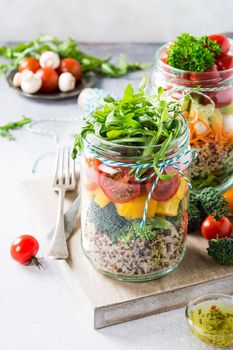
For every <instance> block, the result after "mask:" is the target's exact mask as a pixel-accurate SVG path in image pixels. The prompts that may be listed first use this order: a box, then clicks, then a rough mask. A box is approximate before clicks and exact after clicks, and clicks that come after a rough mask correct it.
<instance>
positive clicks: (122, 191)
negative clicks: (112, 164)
mask: <svg viewBox="0 0 233 350" xmlns="http://www.w3.org/2000/svg"><path fill="white" fill-rule="evenodd" d="M115 170H116V171H117V172H116V173H115V174H113V175H110V174H106V173H104V172H102V173H101V174H100V176H99V184H100V187H101V188H102V190H103V192H104V193H105V194H106V196H107V197H108V198H109V199H110V200H111V201H112V202H114V203H127V202H130V201H131V200H133V199H134V198H136V197H138V196H139V194H140V184H139V183H138V182H137V181H136V180H135V178H134V175H129V172H130V170H131V169H130V168H122V167H121V168H115Z"/></svg>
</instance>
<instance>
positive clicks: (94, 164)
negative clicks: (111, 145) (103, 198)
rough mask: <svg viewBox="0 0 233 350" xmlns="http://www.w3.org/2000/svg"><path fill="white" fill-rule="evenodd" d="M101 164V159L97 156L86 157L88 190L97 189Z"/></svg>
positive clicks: (85, 177)
mask: <svg viewBox="0 0 233 350" xmlns="http://www.w3.org/2000/svg"><path fill="white" fill-rule="evenodd" d="M100 164H101V162H100V160H98V159H96V158H87V157H85V163H84V186H85V187H86V189H87V190H88V191H94V190H96V189H97V187H98V186H99V185H98V182H99V181H98V179H99V171H98V166H99V165H100Z"/></svg>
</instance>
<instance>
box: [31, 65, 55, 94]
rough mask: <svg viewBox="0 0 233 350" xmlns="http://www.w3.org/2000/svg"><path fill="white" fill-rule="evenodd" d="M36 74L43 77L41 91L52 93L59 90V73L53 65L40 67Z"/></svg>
mask: <svg viewBox="0 0 233 350" xmlns="http://www.w3.org/2000/svg"><path fill="white" fill-rule="evenodd" d="M36 75H37V76H38V77H40V78H41V79H42V86H41V88H40V91H42V92H45V93H50V92H53V91H55V90H57V87H58V74H57V72H56V71H55V70H54V69H53V68H51V67H45V68H40V69H39V70H38V71H37V72H36Z"/></svg>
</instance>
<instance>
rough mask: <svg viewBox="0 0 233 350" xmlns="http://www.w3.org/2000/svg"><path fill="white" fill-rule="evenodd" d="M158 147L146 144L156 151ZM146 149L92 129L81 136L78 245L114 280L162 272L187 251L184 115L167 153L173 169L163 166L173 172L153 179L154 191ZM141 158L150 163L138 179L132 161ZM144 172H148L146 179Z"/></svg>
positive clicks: (139, 161)
mask: <svg viewBox="0 0 233 350" xmlns="http://www.w3.org/2000/svg"><path fill="white" fill-rule="evenodd" d="M159 147H160V146H159V145H157V146H153V147H150V148H152V149H153V151H154V152H157V151H158V149H159ZM146 150H148V147H147V148H145V147H135V146H122V145H117V144H114V143H111V142H108V141H105V140H103V139H100V138H99V137H97V136H95V135H93V134H89V135H88V136H87V137H86V139H85V140H84V150H83V152H82V155H81V225H82V246H83V249H84V252H85V254H86V256H87V257H88V258H89V259H90V261H91V262H92V264H93V265H94V267H95V268H96V269H98V270H99V271H101V272H102V273H104V274H106V275H108V276H109V277H112V278H115V279H120V280H125V281H147V280H152V279H155V278H158V277H161V276H163V275H165V274H167V273H168V272H170V271H171V270H173V269H174V268H175V267H176V266H177V265H178V264H179V263H180V262H181V260H182V258H183V256H184V253H185V247H186V234H187V200H188V192H189V190H188V184H187V181H188V177H189V167H190V162H191V157H192V155H191V151H190V148H189V130H188V126H187V122H186V120H185V119H183V133H182V135H181V136H180V137H179V138H177V139H176V140H175V141H174V142H173V144H172V146H171V148H170V149H169V151H168V152H167V153H166V160H165V162H168V161H169V162H171V161H172V160H175V163H174V164H176V165H174V166H177V168H176V169H175V168H174V167H173V166H171V165H168V166H166V167H165V169H164V172H163V173H164V174H169V173H171V172H172V173H173V176H172V177H171V178H170V179H169V180H166V181H164V180H163V181H162V180H158V179H157V180H158V182H157V185H156V189H155V190H154V192H153V193H152V190H151V187H152V185H153V183H154V180H155V178H156V176H155V175H152V174H154V170H153V167H152V166H153V157H152V156H146V155H145V153H146ZM185 150H186V152H185ZM178 156H180V158H179V159H177V161H176V157H178ZM142 163H143V165H144V164H150V168H149V169H146V171H144V172H143V174H142V177H141V178H140V179H141V181H140V179H138V177H137V175H136V171H135V168H134V166H136V167H138V166H140V164H142ZM169 164H171V163H169ZM136 169H137V168H136ZM179 170H180V172H182V174H181V173H180V172H179ZM147 174H151V176H152V177H151V178H150V179H147V180H146V178H147V177H148V175H147ZM183 175H185V177H186V179H185V178H184V177H183ZM150 191H151V193H152V197H151V199H150V200H149V199H148V194H149V193H150ZM146 203H147V205H146ZM146 206H147V211H146V215H145V207H146ZM143 223H144V227H143Z"/></svg>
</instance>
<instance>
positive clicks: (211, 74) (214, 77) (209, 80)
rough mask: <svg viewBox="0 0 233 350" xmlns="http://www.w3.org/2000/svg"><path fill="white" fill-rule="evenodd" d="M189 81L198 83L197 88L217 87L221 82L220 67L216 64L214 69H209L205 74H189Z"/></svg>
mask: <svg viewBox="0 0 233 350" xmlns="http://www.w3.org/2000/svg"><path fill="white" fill-rule="evenodd" d="M189 80H190V81H193V82H197V86H198V85H201V86H210V85H216V84H217V83H218V81H219V72H218V67H217V65H216V64H214V65H213V66H212V67H209V68H207V69H206V70H205V71H204V72H191V73H190V74H189Z"/></svg>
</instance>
